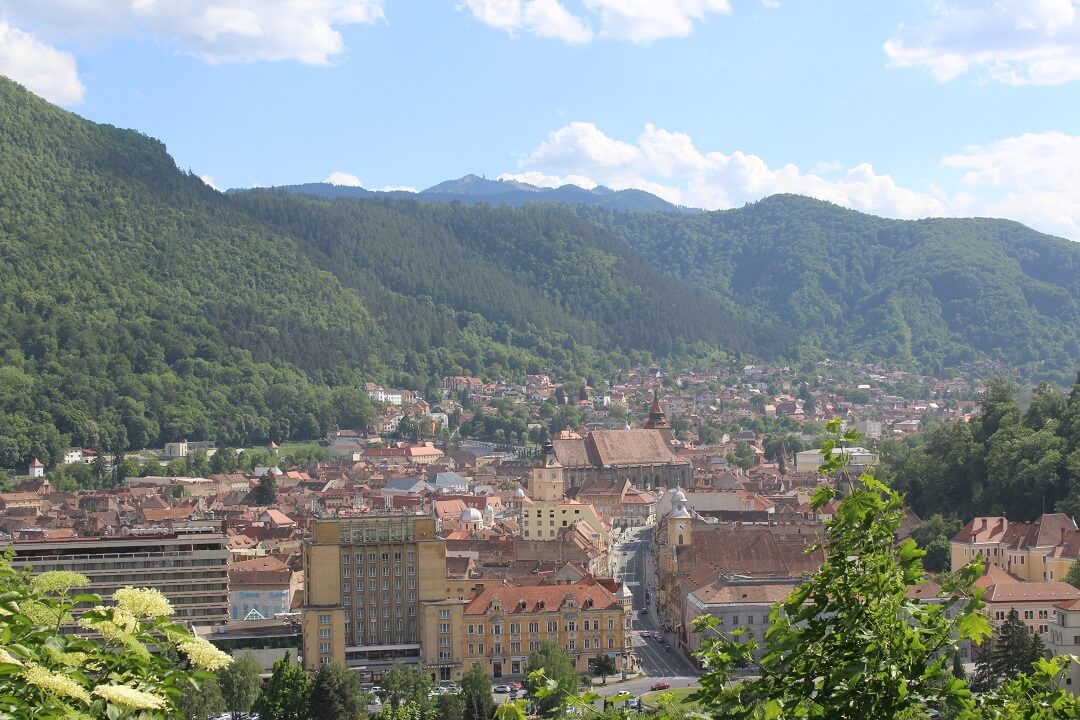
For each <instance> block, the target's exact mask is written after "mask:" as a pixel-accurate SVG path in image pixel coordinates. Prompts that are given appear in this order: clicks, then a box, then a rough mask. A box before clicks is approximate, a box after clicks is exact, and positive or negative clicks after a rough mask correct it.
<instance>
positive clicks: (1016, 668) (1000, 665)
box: [971, 610, 1046, 691]
mask: <svg viewBox="0 0 1080 720" xmlns="http://www.w3.org/2000/svg"><path fill="white" fill-rule="evenodd" d="M1045 652H1046V648H1045V646H1044V645H1043V642H1042V639H1041V638H1039V636H1038V634H1037V633H1033V632H1031V631H1030V630H1029V629H1028V626H1027V625H1025V624H1024V622H1023V621H1022V620H1021V619H1020V615H1019V614H1017V612H1016V610H1012V611H1011V612H1009V616H1008V617H1007V618H1006V619H1005V621H1004V622H1003V623H1002V624H1001V625H999V626H998V627H997V628H995V629H994V635H993V637H992V638H991V639H990V640H988V641H987V642H986V643H984V646H983V647H981V648H980V649H979V652H978V656H977V658H976V666H975V677H974V678H973V679H972V682H971V686H972V688H973V689H975V690H981V691H986V690H990V689H992V688H995V687H997V686H999V685H1001V684H1002V683H1003V682H1005V681H1006V680H1010V679H1012V678H1014V677H1016V676H1017V675H1019V674H1020V673H1023V672H1029V671H1030V670H1031V666H1032V664H1033V663H1034V662H1035V661H1036V660H1038V659H1039V658H1041V657H1043V656H1044V654H1045Z"/></svg>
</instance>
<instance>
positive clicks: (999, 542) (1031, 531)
mask: <svg viewBox="0 0 1080 720" xmlns="http://www.w3.org/2000/svg"><path fill="white" fill-rule="evenodd" d="M950 550H951V564H952V569H953V570H954V571H955V570H959V569H960V568H962V567H963V566H964V565H966V564H968V563H969V562H971V561H972V560H974V559H975V558H977V557H979V556H982V558H983V561H984V562H985V563H986V564H987V566H992V567H996V568H1000V569H1001V570H1004V571H1006V572H1008V573H1011V574H1012V575H1015V576H1016V577H1018V578H1020V579H1021V580H1026V581H1029V582H1043V581H1051V580H1062V579H1064V577H1065V575H1066V573H1068V572H1069V566H1070V565H1072V563H1073V561H1074V560H1075V559H1076V558H1077V555H1078V554H1080V530H1078V529H1077V526H1076V523H1075V522H1073V520H1072V519H1071V518H1070V517H1069V516H1068V515H1065V514H1064V513H1047V514H1044V515H1041V516H1040V517H1039V518H1038V519H1037V520H1036V521H1035V522H1014V521H1010V520H1009V519H1007V518H1004V517H977V518H974V519H972V520H971V521H970V522H969V523H968V524H967V525H965V526H964V527H963V529H961V530H960V532H958V533H957V534H956V536H955V537H953V539H952V541H951V542H950Z"/></svg>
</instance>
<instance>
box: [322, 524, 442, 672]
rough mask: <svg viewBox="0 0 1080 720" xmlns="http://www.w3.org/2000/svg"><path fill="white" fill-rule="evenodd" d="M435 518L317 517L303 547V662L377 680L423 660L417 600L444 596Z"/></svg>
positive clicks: (438, 598) (422, 662) (419, 605)
mask: <svg viewBox="0 0 1080 720" xmlns="http://www.w3.org/2000/svg"><path fill="white" fill-rule="evenodd" d="M435 531H436V524H435V518H433V517H430V516H423V515H409V514H380V515H368V516H365V517H359V518H349V519H330V520H316V521H315V524H314V527H313V528H312V534H311V539H310V540H309V541H308V543H307V544H306V545H305V547H304V570H305V578H304V610H303V624H304V665H305V667H307V668H308V669H309V670H315V669H318V667H319V666H320V665H323V664H328V663H330V662H331V661H337V662H340V663H343V664H345V665H347V666H349V667H351V668H354V669H356V670H358V671H360V674H361V679H363V680H367V681H374V682H377V681H378V680H379V679H380V678H381V676H382V673H383V672H385V671H386V670H389V669H390V668H391V667H393V666H394V665H395V664H396V663H406V664H414V665H422V664H424V658H423V657H422V655H421V641H422V636H423V635H422V627H421V619H420V608H421V604H422V603H429V602H435V601H442V600H444V599H445V598H446V544H445V542H444V541H442V540H440V539H438V538H437V537H436V534H435Z"/></svg>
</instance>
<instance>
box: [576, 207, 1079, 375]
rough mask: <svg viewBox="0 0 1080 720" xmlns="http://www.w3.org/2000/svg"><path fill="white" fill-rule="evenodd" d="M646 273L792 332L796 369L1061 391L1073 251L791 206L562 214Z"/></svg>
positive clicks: (973, 223) (1073, 247)
mask: <svg viewBox="0 0 1080 720" xmlns="http://www.w3.org/2000/svg"><path fill="white" fill-rule="evenodd" d="M567 210H568V211H569V212H574V213H575V214H577V215H578V216H579V217H582V218H584V219H588V220H590V221H591V222H595V223H597V224H599V225H602V226H603V227H605V228H607V229H608V230H610V231H612V232H613V233H615V234H616V235H618V236H619V237H622V238H624V239H625V240H626V241H627V242H629V243H630V244H631V245H633V246H634V247H635V248H637V249H638V250H639V251H641V252H642V254H644V255H645V257H647V258H649V259H650V260H651V261H652V262H653V263H654V264H656V265H657V267H660V268H664V269H665V270H666V271H667V272H669V273H671V274H672V275H674V276H676V277H678V278H680V279H682V280H685V281H689V282H692V283H693V284H695V285H696V286H698V287H701V288H704V289H708V290H712V291H713V292H715V293H717V294H718V295H720V296H721V297H725V298H728V299H730V300H731V301H732V302H735V303H737V304H738V305H739V306H740V307H742V308H744V309H745V310H748V311H750V312H751V313H755V314H758V315H760V316H762V317H765V318H769V319H771V320H772V321H773V322H775V323H778V324H780V325H782V326H784V327H787V328H789V329H790V330H791V331H792V332H795V333H796V334H797V335H798V336H799V338H800V341H801V344H802V345H803V348H804V354H805V355H806V356H807V357H820V356H822V355H830V356H833V357H842V358H853V359H866V360H886V361H888V362H890V363H892V364H895V365H900V366H905V367H908V368H910V369H915V370H923V371H930V372H941V371H942V370H944V369H947V368H955V367H957V366H959V365H961V364H962V363H965V362H970V361H979V360H990V361H994V362H998V363H1002V364H1004V365H1006V366H1010V367H1016V368H1019V369H1020V370H1021V371H1022V372H1023V374H1024V375H1026V376H1027V377H1030V378H1050V377H1052V378H1055V379H1057V380H1059V381H1061V382H1069V381H1070V380H1071V378H1072V377H1073V376H1074V373H1075V370H1076V366H1077V364H1078V363H1080V244H1078V243H1074V242H1070V241H1068V240H1063V239H1061V238H1055V237H1051V236H1048V235H1043V234H1041V233H1038V232H1035V231H1034V230H1031V229H1030V228H1027V227H1024V226H1023V225H1020V224H1019V223H1015V222H1011V221H1007V220H993V219H986V218H969V219H943V218H939V219H928V220H917V221H904V220H888V219H885V218H880V217H875V216H872V215H866V214H863V213H859V212H855V211H853V210H846V209H844V208H841V207H838V206H836V205H833V204H831V203H827V202H822V201H819V200H812V199H810V198H806V197H802V196H797V195H776V196H773V197H769V198H766V199H764V200H761V201H759V202H756V203H753V204H750V205H747V206H745V207H742V208H737V209H733V210H725V211H720V212H710V213H703V214H701V215H696V216H685V215H683V216H676V215H662V214H640V213H634V214H628V213H617V212H611V211H606V210H601V209H596V208H582V207H570V206H568V207H567Z"/></svg>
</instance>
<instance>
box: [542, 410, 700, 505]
mask: <svg viewBox="0 0 1080 720" xmlns="http://www.w3.org/2000/svg"><path fill="white" fill-rule="evenodd" d="M671 441H672V432H671V428H670V427H669V426H668V424H667V421H666V420H665V419H664V412H663V410H661V409H660V401H659V398H656V397H654V398H653V407H652V410H651V411H650V412H649V419H648V421H646V423H645V425H644V427H643V428H641V429H638V430H594V431H592V432H590V433H588V434H587V435H585V436H584V437H568V438H559V439H556V440H554V441H553V445H554V448H555V454H556V456H557V457H558V460H559V463H560V464H561V465H562V466H563V467H564V468H566V482H567V484H568V487H572V488H576V487H580V486H581V485H583V484H584V483H585V482H586V481H588V480H600V481H611V480H624V479H625V480H629V481H630V482H631V484H632V485H634V487H638V488H643V489H649V488H658V487H677V486H680V485H681V486H689V485H692V484H693V476H694V470H693V466H692V465H691V464H690V461H689V460H686V459H685V458H680V457H677V456H676V455H675V453H673V452H672V450H671Z"/></svg>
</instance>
